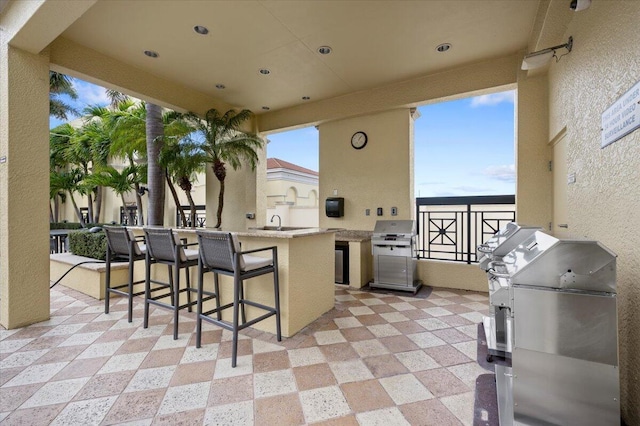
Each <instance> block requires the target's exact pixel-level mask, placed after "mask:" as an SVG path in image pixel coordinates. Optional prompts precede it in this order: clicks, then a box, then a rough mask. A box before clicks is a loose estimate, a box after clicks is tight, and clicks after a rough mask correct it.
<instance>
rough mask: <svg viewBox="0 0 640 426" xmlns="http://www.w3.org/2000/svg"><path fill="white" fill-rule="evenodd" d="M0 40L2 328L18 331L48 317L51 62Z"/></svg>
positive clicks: (0, 265) (0, 262) (0, 318)
mask: <svg viewBox="0 0 640 426" xmlns="http://www.w3.org/2000/svg"><path fill="white" fill-rule="evenodd" d="M0 38H2V40H0V93H1V94H2V95H1V96H0V157H2V158H3V160H2V162H0V298H1V301H0V324H1V325H2V326H4V327H6V328H15V327H20V326H23V325H27V324H30V323H32V322H36V321H44V320H46V319H48V318H49V248H48V246H47V244H46V241H47V238H48V232H49V224H48V223H47V222H48V215H49V209H48V207H47V202H48V200H49V173H48V172H47V171H48V168H49V155H48V154H49V149H48V145H49V137H48V133H49V123H48V109H47V107H48V99H49V58H48V57H47V56H46V55H34V54H31V53H27V52H25V51H23V50H20V49H16V48H14V47H10V46H9V45H8V44H7V43H6V40H5V39H4V35H3V32H2V31H0ZM37 241H42V242H43V243H42V244H37V243H36V244H34V242H37Z"/></svg>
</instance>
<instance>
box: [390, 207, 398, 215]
mask: <svg viewBox="0 0 640 426" xmlns="http://www.w3.org/2000/svg"><path fill="white" fill-rule="evenodd" d="M391 216H398V208H397V207H391Z"/></svg>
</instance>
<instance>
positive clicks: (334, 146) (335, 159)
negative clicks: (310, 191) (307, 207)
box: [319, 108, 413, 230]
mask: <svg viewBox="0 0 640 426" xmlns="http://www.w3.org/2000/svg"><path fill="white" fill-rule="evenodd" d="M412 126H413V122H412V119H411V115H410V110H409V109H408V108H402V109H396V110H391V111H387V112H383V113H379V114H373V115H368V116H364V117H355V118H350V119H346V120H339V121H333V122H330V123H325V124H322V125H320V126H319V134H320V185H319V187H320V196H319V204H320V208H321V211H323V212H324V203H325V200H326V199H327V198H328V197H334V190H337V192H338V195H337V196H338V197H343V198H344V217H341V218H329V217H327V216H326V215H325V214H321V215H320V226H321V227H326V228H347V229H365V230H366V229H369V230H372V229H373V227H374V226H375V223H376V220H378V219H391V218H392V216H391V207H397V208H398V216H395V217H396V218H397V219H411V216H412V212H413V194H412V193H410V189H411V184H410V182H411V181H412V180H413V176H412V175H411V169H410V167H409V163H410V161H411V158H412V154H411V146H412V144H411V141H410V135H411V127H412ZM357 131H363V132H365V133H366V134H367V137H368V142H367V145H366V146H365V147H364V148H363V149H354V148H353V147H352V146H351V136H352V135H353V134H354V133H355V132H357ZM378 207H382V208H383V213H384V214H383V216H381V217H379V216H376V208H378ZM365 209H370V211H371V214H370V215H369V216H365Z"/></svg>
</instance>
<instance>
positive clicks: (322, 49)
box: [318, 46, 332, 55]
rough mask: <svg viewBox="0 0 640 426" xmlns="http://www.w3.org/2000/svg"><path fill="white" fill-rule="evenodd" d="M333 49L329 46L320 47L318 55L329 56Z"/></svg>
mask: <svg viewBox="0 0 640 426" xmlns="http://www.w3.org/2000/svg"><path fill="white" fill-rule="evenodd" d="M331 51H332V49H331V47H329V46H320V47H318V53H319V54H321V55H328V54H329V53H331Z"/></svg>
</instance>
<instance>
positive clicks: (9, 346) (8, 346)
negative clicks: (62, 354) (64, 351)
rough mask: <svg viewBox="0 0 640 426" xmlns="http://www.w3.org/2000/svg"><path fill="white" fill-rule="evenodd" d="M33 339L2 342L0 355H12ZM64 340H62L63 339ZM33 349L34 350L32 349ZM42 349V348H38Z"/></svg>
mask: <svg viewBox="0 0 640 426" xmlns="http://www.w3.org/2000/svg"><path fill="white" fill-rule="evenodd" d="M34 340H35V339H34V338H29V339H6V340H3V341H2V344H1V345H0V354H6V353H13V352H15V351H17V350H18V349H20V348H22V347H24V346H26V345H27V344H29V343H31V342H32V341H34ZM63 340H64V339H63ZM34 349H35V348H34ZM40 349H42V348H40Z"/></svg>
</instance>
